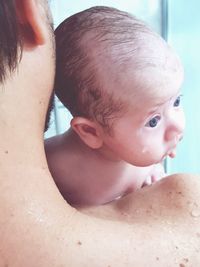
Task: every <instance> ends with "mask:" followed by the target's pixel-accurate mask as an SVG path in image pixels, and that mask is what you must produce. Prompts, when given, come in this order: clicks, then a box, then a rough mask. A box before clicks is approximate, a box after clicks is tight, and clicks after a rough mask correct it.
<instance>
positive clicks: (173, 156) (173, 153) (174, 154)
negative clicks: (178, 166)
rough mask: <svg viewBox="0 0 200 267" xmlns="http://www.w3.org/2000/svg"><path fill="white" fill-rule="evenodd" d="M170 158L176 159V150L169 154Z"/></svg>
mask: <svg viewBox="0 0 200 267" xmlns="http://www.w3.org/2000/svg"><path fill="white" fill-rule="evenodd" d="M168 156H169V157H170V158H172V159H173V158H175V157H176V149H174V150H172V151H171V152H170V153H169V154H168Z"/></svg>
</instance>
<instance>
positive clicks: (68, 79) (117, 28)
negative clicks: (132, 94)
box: [55, 6, 154, 129]
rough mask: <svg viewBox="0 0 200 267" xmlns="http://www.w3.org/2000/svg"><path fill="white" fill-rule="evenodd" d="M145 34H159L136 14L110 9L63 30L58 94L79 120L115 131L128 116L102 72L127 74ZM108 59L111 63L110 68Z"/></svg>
mask: <svg viewBox="0 0 200 267" xmlns="http://www.w3.org/2000/svg"><path fill="white" fill-rule="evenodd" d="M141 34H150V35H152V34H154V33H153V32H152V31H151V30H150V29H149V28H148V26H147V25H145V24H144V22H142V21H140V20H138V19H136V18H135V17H134V16H132V15H131V14H129V13H127V12H123V11H120V10H118V9H115V8H111V7H104V6H97V7H92V8H89V9H87V10H84V11H82V12H80V13H77V14H75V15H73V16H71V17H69V18H67V19H66V20H65V21H63V22H62V23H61V24H60V25H59V27H58V28H57V29H56V31H55V35H56V46H57V49H56V51H57V52H56V53H57V55H56V56H57V65H56V79H55V92H56V94H57V96H58V98H59V99H60V100H61V102H62V103H63V104H64V106H65V107H66V108H67V109H68V110H69V111H70V112H71V114H72V115H73V116H74V117H77V116H81V117H86V118H88V119H92V120H96V121H98V122H99V123H100V124H101V125H102V126H103V127H106V128H108V129H109V128H110V126H111V124H112V122H113V121H114V119H115V118H118V117H120V116H121V115H122V114H123V113H124V112H125V110H126V103H124V101H122V100H121V99H119V97H118V98H117V95H116V94H114V92H113V90H111V91H110V90H109V89H107V88H105V87H109V84H107V85H106V86H105V84H103V82H102V77H101V75H100V73H102V71H103V70H104V67H105V69H106V71H107V70H108V69H109V68H110V69H112V68H114V71H115V70H116V71H115V72H116V75H117V76H118V75H121V74H122V75H123V71H124V70H123V68H124V65H126V64H127V63H128V62H129V61H130V58H133V57H134V55H135V54H136V53H137V49H138V48H140V47H139V45H140V42H138V39H141ZM107 58H109V59H108V61H109V60H110V64H109V66H106V65H105V66H104V62H105V61H106V59H107ZM140 64H144V63H142V62H139V64H137V65H138V66H139V67H141V66H140ZM105 74H106V75H108V80H109V73H105ZM105 74H104V75H105ZM121 90H123V88H122V89H121ZM125 93H126V92H125Z"/></svg>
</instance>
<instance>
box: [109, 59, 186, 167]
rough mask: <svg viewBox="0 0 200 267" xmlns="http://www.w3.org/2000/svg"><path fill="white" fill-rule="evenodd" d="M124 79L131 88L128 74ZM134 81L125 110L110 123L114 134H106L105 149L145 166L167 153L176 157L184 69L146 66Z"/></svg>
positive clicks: (181, 124)
mask: <svg viewBox="0 0 200 267" xmlns="http://www.w3.org/2000/svg"><path fill="white" fill-rule="evenodd" d="M175 63H177V62H174V64H175ZM127 79H128V82H127V83H126V86H128V87H129V88H130V87H131V86H133V81H132V80H131V77H127ZM135 80H138V82H137V85H138V90H137V92H135V93H134V95H131V93H130V95H128V96H127V97H128V98H129V99H130V100H128V98H127V103H129V104H128V112H127V113H126V114H125V115H124V116H123V117H121V118H120V119H117V120H116V121H115V123H114V124H113V135H112V136H108V135H105V139H104V151H107V152H108V155H109V156H110V157H111V158H112V159H113V160H124V161H126V162H129V163H130V164H133V165H135V166H148V165H151V164H155V163H158V162H161V161H162V160H163V159H164V158H166V157H167V156H170V157H175V155H176V146H177V144H178V142H179V141H180V140H181V139H182V136H183V130H184V127H185V117H184V112H183V109H182V106H181V92H180V88H181V84H182V80H183V70H182V67H181V65H180V64H179V63H177V65H176V67H175V68H173V69H167V68H165V67H164V68H161V69H159V68H157V67H156V68H147V69H146V70H145V71H141V73H139V74H138V77H136V76H135V77H134V84H135ZM128 91H129V92H131V91H130V90H127V92H128Z"/></svg>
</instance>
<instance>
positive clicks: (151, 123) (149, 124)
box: [145, 115, 161, 128]
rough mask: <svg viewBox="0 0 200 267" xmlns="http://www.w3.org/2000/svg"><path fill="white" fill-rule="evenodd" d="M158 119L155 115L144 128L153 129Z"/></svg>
mask: <svg viewBox="0 0 200 267" xmlns="http://www.w3.org/2000/svg"><path fill="white" fill-rule="evenodd" d="M160 119H161V117H160V116H158V115H157V116H155V117H153V118H152V119H150V121H148V122H147V123H146V125H145V126H146V127H151V128H154V127H156V126H157V124H158V122H159V121H160Z"/></svg>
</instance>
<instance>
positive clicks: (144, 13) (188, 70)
mask: <svg viewBox="0 0 200 267" xmlns="http://www.w3.org/2000/svg"><path fill="white" fill-rule="evenodd" d="M96 5H105V6H112V7H116V8H119V9H121V10H124V11H128V12H130V13H132V14H134V15H136V16H137V17H138V18H140V19H142V20H144V21H146V22H147V23H148V24H149V25H151V27H152V28H153V29H154V30H155V31H157V32H158V33H159V34H160V35H162V36H163V38H164V39H166V40H167V41H168V42H169V44H170V45H171V46H172V47H173V48H174V49H175V50H176V52H177V53H178V54H179V56H180V58H181V60H182V63H183V65H184V68H185V80H184V84H183V87H182V94H183V98H182V101H183V102H182V104H183V106H184V109H185V114H186V129H185V134H184V139H183V140H182V142H181V143H180V144H179V146H178V151H177V156H176V158H175V159H173V160H171V159H167V160H166V162H165V165H166V170H167V173H169V174H170V173H175V172H190V173H200V164H199V157H198V156H199V154H200V141H199V139H198V138H199V136H200V119H199V116H200V115H199V114H200V89H199V86H200V67H199V64H200V52H199V47H200V15H199V10H200V1H197V0H190V1H183V0H176V1H174V0H116V1H112V0H84V1H83V0H75V1H68V0H59V1H56V0H51V1H50V6H51V11H52V14H53V19H54V27H55V28H56V27H57V26H58V25H59V24H60V23H61V22H62V21H63V20H64V19H65V18H67V17H69V16H71V15H72V14H74V13H77V12H79V11H81V10H84V9H86V8H89V7H91V6H96ZM70 120H71V115H70V113H69V112H68V111H67V110H66V109H65V108H64V107H63V105H62V104H61V103H60V102H59V101H58V100H57V99H55V108H54V110H53V112H52V115H51V122H50V128H49V130H48V131H47V132H46V134H45V138H48V137H50V136H53V135H56V134H60V133H62V132H64V131H65V130H67V129H68V128H69V125H70Z"/></svg>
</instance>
